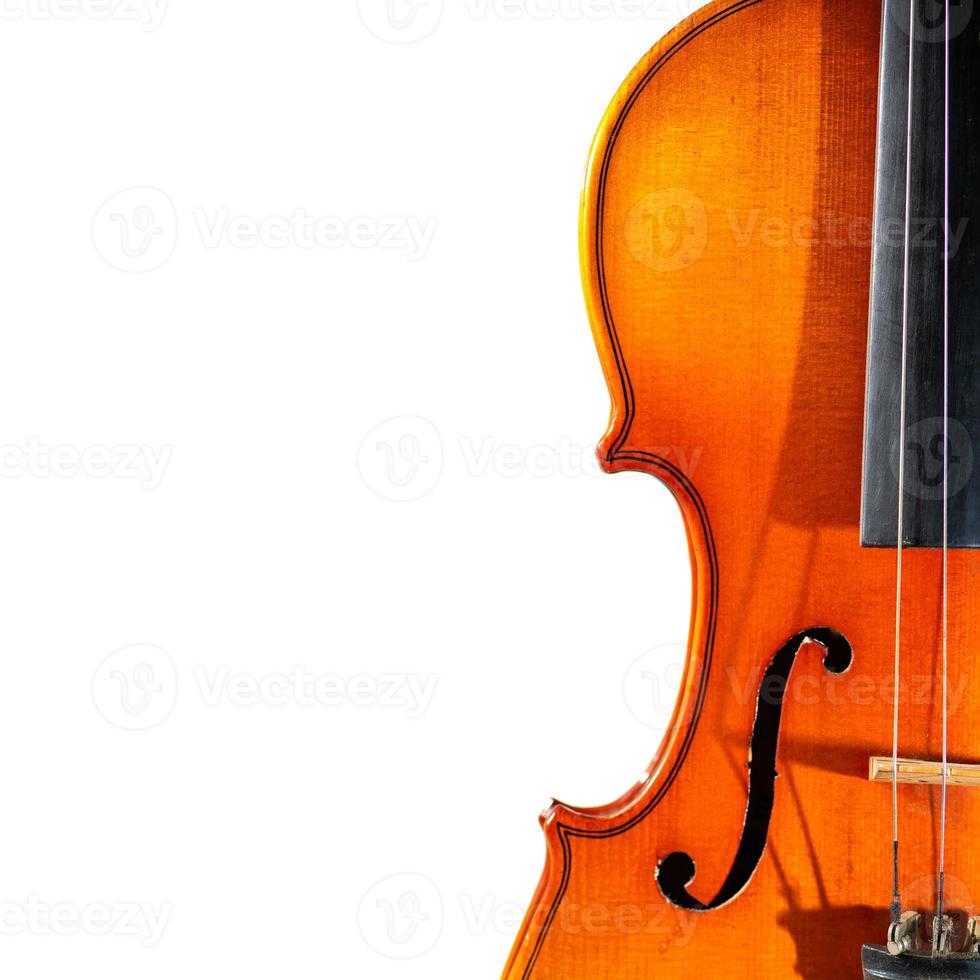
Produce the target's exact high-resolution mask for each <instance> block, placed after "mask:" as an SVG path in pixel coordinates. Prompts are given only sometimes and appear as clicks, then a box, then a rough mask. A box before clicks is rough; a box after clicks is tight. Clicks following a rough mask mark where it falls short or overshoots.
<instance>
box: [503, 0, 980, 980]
mask: <svg viewBox="0 0 980 980" xmlns="http://www.w3.org/2000/svg"><path fill="white" fill-rule="evenodd" d="M978 99H980V11H978V10H976V9H975V5H974V3H973V2H972V0H883V2H873V0H715V2H713V3H710V4H708V5H707V6H706V7H704V8H702V9H701V10H699V11H698V12H697V13H696V14H695V15H694V16H692V17H690V18H689V19H687V20H686V21H685V22H683V23H682V24H681V25H680V26H679V27H677V28H676V29H675V30H674V31H673V32H672V33H671V34H670V35H668V36H667V37H665V38H664V39H663V40H661V41H659V42H658V43H657V44H656V45H655V46H654V47H653V48H652V49H651V50H650V51H649V53H648V54H647V55H646V56H645V57H644V58H643V60H642V61H641V62H640V64H639V65H637V67H636V68H635V69H634V70H633V72H632V73H631V74H630V75H629V77H628V79H627V80H626V82H625V83H624V85H623V86H622V87H621V88H620V90H619V92H618V93H617V94H616V96H615V98H614V100H613V102H612V104H611V106H610V108H609V110H608V112H607V113H606V115H605V117H604V118H603V120H602V123H601V125H600V128H599V131H598V135H597V137H596V139H595V143H594V146H593V149H592V153H591V158H590V161H589V165H588V171H587V179H586V186H585V191H584V195H583V201H582V209H581V228H580V231H581V260H582V274H583V282H584V287H585V297H586V304H587V309H588V315H589V319H590V322H591V326H592V330H593V333H594V337H595V342H596V346H597V349H598V353H599V358H600V361H601V365H602V369H603V372H604V375H605V379H606V382H607V384H608V388H609V392H610V395H611V401H612V410H611V417H610V422H609V427H608V430H607V432H606V435H605V436H604V437H603V439H602V441H601V443H600V445H599V449H598V454H599V459H600V461H601V464H602V467H603V468H604V470H605V471H607V472H608V473H619V472H623V471H634V470H635V471H640V472H644V473H648V474H650V475H652V476H654V477H656V478H657V479H659V480H661V481H662V482H663V483H664V484H666V485H667V487H669V488H670V490H671V491H672V492H673V495H674V497H675V498H676V500H677V503H678V506H679V508H680V511H681V513H682V516H683V520H684V523H685V526H686V529H687V536H688V541H689V545H690V558H691V569H692V577H693V609H692V616H691V627H690V637H689V643H688V649H687V654H686V664H685V668H684V673H683V679H682V682H681V687H680V693H679V697H678V700H677V704H676V708H675V711H674V714H673V717H672V720H671V723H670V725H669V728H668V731H667V734H666V735H665V737H664V739H663V742H662V744H661V745H660V746H659V748H658V749H657V751H656V754H655V756H654V758H653V761H652V762H651V764H650V766H649V768H648V770H647V771H646V772H645V773H644V775H643V778H642V779H641V780H640V781H639V782H638V783H637V784H636V785H634V786H633V787H632V788H631V789H629V790H628V791H627V792H625V793H624V795H623V796H622V797H621V798H620V799H618V800H616V801H615V802H614V803H611V804H610V805H608V806H605V807H600V808H590V809H583V808H579V807H575V806H571V805H567V804H564V803H560V802H557V801H556V802H554V803H553V804H552V805H551V806H550V807H549V808H548V809H547V811H546V812H545V813H544V814H543V815H542V818H541V823H542V826H543V829H544V833H545V839H546V865H545V870H544V873H543V876H542V878H541V881H540V884H539V886H538V889H537V892H536V894H535V895H534V898H533V900H532V902H531V905H530V907H529V909H528V911H527V915H526V918H525V920H524V923H523V925H522V927H521V930H520V933H519V935H518V937H517V941H516V944H515V946H514V949H513V952H512V954H511V957H510V960H509V962H508V964H507V966H506V969H505V972H504V978H505V980H646V978H663V977H680V978H687V977H724V978H743V977H744V978H750V977H751V978H754V980H757V978H780V980H783V978H788V977H805V978H813V980H827V978H835V980H837V978H855V980H857V978H892V977H905V978H920V977H939V976H942V977H954V976H955V977H980V918H978V916H980V834H978V831H980V554H978V553H977V549H978V548H980V467H978V465H977V464H978V463H980V449H978V438H980V264H978V262H980V260H978V254H980V221H978V219H980V102H978ZM663 446H673V447H684V449H685V452H683V453H677V454H671V455H670V457H669V458H668V457H667V456H665V455H664V454H663V451H662V450H658V449H657V447H663ZM620 545H621V542H610V548H611V549H613V550H614V549H615V548H616V547H618V546H620ZM614 568H615V566H613V569H614ZM612 574H615V571H613V572H612ZM610 614H611V615H615V610H610Z"/></svg>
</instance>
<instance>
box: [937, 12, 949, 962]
mask: <svg viewBox="0 0 980 980" xmlns="http://www.w3.org/2000/svg"><path fill="white" fill-rule="evenodd" d="M950 36H951V30H950V4H949V0H946V2H945V61H944V65H945V67H944V71H945V80H944V92H943V168H944V170H943V227H944V233H943V237H944V247H943V611H942V616H943V624H942V650H943V653H942V657H943V783H942V803H941V805H940V813H941V815H940V832H939V888H938V909H937V920H936V921H937V928H936V936H937V944H938V945H939V946H940V947H941V946H942V937H943V898H944V890H945V883H946V803H947V791H948V788H949V690H948V686H949V246H950V241H949V103H950V98H949V96H950V71H949V52H950Z"/></svg>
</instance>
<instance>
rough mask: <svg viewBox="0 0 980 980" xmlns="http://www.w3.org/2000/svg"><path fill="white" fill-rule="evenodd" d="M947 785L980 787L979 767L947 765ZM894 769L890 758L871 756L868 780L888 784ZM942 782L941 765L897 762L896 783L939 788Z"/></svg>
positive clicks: (906, 760) (910, 760) (961, 764)
mask: <svg viewBox="0 0 980 980" xmlns="http://www.w3.org/2000/svg"><path fill="white" fill-rule="evenodd" d="M946 768H947V772H948V776H947V780H946V782H947V785H949V786H980V766H976V765H968V764H966V763H962V762H950V763H949V764H948V765H947V767H946ZM893 772H894V767H893V764H892V758H891V756H877V755H876V756H872V757H871V764H870V767H869V776H868V778H869V779H870V780H871V781H872V782H873V783H890V782H892V778H893V777H892V774H893ZM942 781H943V764H942V763H941V762H927V761H924V760H919V759H899V760H898V782H900V783H915V784H918V785H921V786H940V785H942Z"/></svg>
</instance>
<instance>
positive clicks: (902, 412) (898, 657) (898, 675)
mask: <svg viewBox="0 0 980 980" xmlns="http://www.w3.org/2000/svg"><path fill="white" fill-rule="evenodd" d="M915 14H916V0H910V3H909V87H908V107H907V110H908V115H907V119H906V127H905V239H904V250H905V254H904V258H903V283H902V372H901V382H900V391H899V419H898V528H897V535H896V542H897V547H896V560H895V562H896V565H895V682H894V686H895V691H894V698H893V713H892V868H893V882H892V909H891V911H892V921H893V922H894V923H896V924H897V923H898V920H899V918H900V917H901V913H902V899H901V887H900V877H899V817H898V740H899V721H900V708H899V702H900V694H901V687H902V558H903V555H904V550H905V418H906V411H907V404H906V382H907V378H908V338H909V278H910V275H909V273H910V249H909V242H910V240H911V221H912V95H913V88H914V86H913V81H914V77H915Z"/></svg>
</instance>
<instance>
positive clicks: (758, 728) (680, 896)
mask: <svg viewBox="0 0 980 980" xmlns="http://www.w3.org/2000/svg"><path fill="white" fill-rule="evenodd" d="M808 642H813V643H817V644H819V645H820V646H822V647H823V648H824V659H823V665H824V667H825V668H826V670H827V671H828V672H829V673H831V674H843V673H844V672H845V671H846V670H847V669H848V667H850V666H851V660H852V652H851V645H850V643H848V642H847V640H846V639H845V637H844V636H842V635H841V634H840V633H838V632H837V630H834V629H830V628H829V627H826V626H821V627H813V628H811V629H808V630H803V632H802V633H797V634H796V636H794V637H792V638H790V639H789V640H787V641H786V643H784V644H783V646H782V647H780V648H779V651H778V652H777V653H776V655H775V656H774V657H773V658H772V662H771V663H770V664H769V667H768V668H767V669H766V673H765V675H764V676H763V678H762V683H761V684H760V686H759V697H758V701H757V707H756V714H755V725H754V726H753V728H752V743H751V747H750V750H749V762H748V770H749V794H748V803H747V805H746V808H745V826H744V828H743V830H742V840H741V842H740V843H739V845H738V852H737V853H736V855H735V860H734V862H733V863H732V869H731V871H729V872H728V877H727V878H726V879H725V883H724V884H723V885H722V886H721V889H720V890H719V892H718V894H717V895H715V897H714V898H713V899H712V900H711V901H710V902H702V901H700V900H699V899H697V898H695V897H694V896H693V895H692V894H691V893H690V892H689V891H688V890H687V886H688V885H690V883H691V882H692V881H693V880H694V875H695V873H696V871H697V866H696V865H695V863H694V859H693V858H692V857H691V856H690V855H689V854H685V853H684V852H682V851H675V852H674V853H673V854H670V855H668V856H667V857H665V858H664V859H663V860H662V861H661V862H660V863H659V864H658V865H657V883H658V884H659V886H660V891H661V892H662V893H663V896H664V898H666V899H667V901H668V902H670V903H671V904H673V905H676V906H677V907H678V908H682V909H689V910H691V911H692V912H707V911H710V910H711V909H717V908H721V906H723V905H726V904H727V903H728V902H730V901H732V899H734V898H736V897H737V896H738V895H739V894H740V893H741V892H742V891H743V889H744V888H745V886H746V885H747V884H748V883H749V881H750V880H751V878H752V876H753V875H754V874H755V870H756V868H757V867H758V866H759V862H760V861H761V860H762V855H763V853H764V852H765V849H766V841H767V840H768V837H769V822H770V820H771V819H772V810H773V805H774V803H775V797H776V777H777V775H778V773H777V772H776V750H777V747H778V745H779V726H780V724H781V722H782V717H783V699H784V698H785V696H786V689H787V687H788V685H789V675H790V672H791V671H792V669H793V665H794V664H795V663H796V657H797V654H798V653H799V652H800V650H801V649H802V648H803V646H804V645H805V644H806V643H808Z"/></svg>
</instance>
